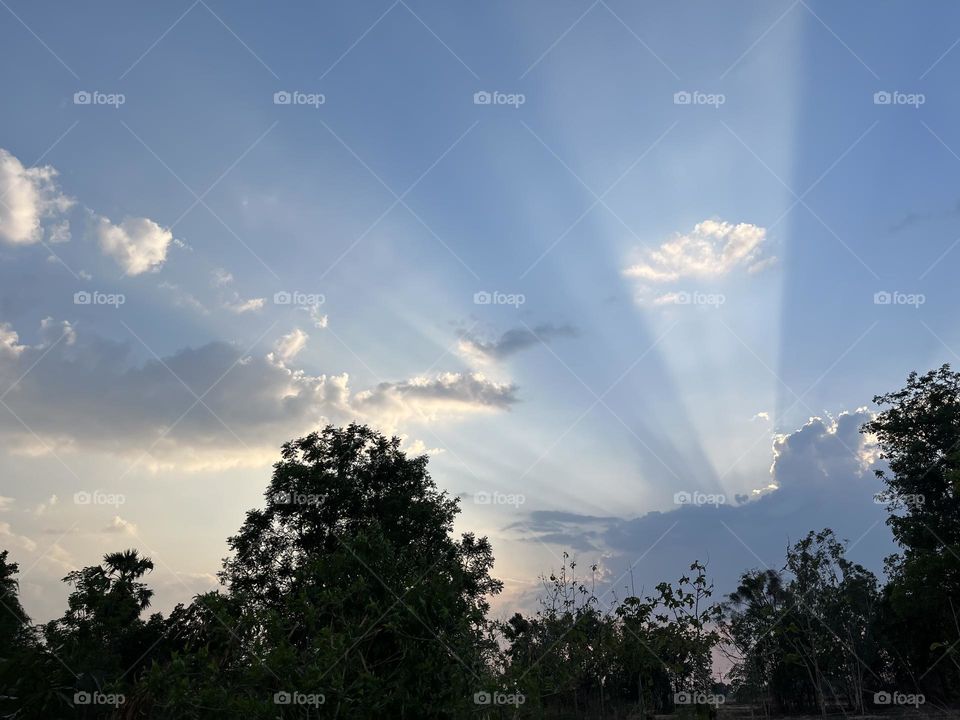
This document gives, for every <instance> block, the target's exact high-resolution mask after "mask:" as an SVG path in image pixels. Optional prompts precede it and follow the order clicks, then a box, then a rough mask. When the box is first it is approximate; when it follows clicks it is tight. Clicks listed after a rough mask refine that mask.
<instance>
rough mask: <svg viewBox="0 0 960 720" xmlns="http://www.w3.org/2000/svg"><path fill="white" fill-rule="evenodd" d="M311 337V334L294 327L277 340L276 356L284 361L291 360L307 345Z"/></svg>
mask: <svg viewBox="0 0 960 720" xmlns="http://www.w3.org/2000/svg"><path fill="white" fill-rule="evenodd" d="M309 339H310V336H309V335H307V334H306V333H305V332H304V331H303V330H301V329H300V328H294V330H293V331H292V332H290V333H288V334H287V335H284V336H283V337H282V338H280V339H279V340H277V342H276V344H275V345H274V351H275V356H276V358H277V359H278V360H280V361H281V362H283V363H288V362H290V361H291V360H293V358H295V357H296V356H297V355H298V354H299V353H300V351H301V350H303V349H304V348H305V347H306V346H307V340H309Z"/></svg>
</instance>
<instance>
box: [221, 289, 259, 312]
mask: <svg viewBox="0 0 960 720" xmlns="http://www.w3.org/2000/svg"><path fill="white" fill-rule="evenodd" d="M265 302H266V300H265V299H264V298H249V299H247V300H244V299H243V298H241V297H240V295H239V294H238V293H233V295H232V296H231V297H230V298H229V299H227V300H224V302H223V307H225V308H226V309H227V310H229V311H230V312H232V313H236V314H237V315H242V314H243V313H248V312H256V311H257V310H262V309H263V305H264V303H265Z"/></svg>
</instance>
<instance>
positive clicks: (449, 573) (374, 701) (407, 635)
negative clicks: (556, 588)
mask: <svg viewBox="0 0 960 720" xmlns="http://www.w3.org/2000/svg"><path fill="white" fill-rule="evenodd" d="M459 512H460V509H459V501H458V500H457V499H456V498H451V497H450V496H449V495H448V494H447V493H446V492H443V491H440V490H438V489H437V487H436V485H435V483H434V482H433V480H432V479H431V478H430V475H429V473H428V472H427V458H426V457H425V456H424V457H407V455H406V454H405V453H404V452H402V451H401V450H400V441H399V439H398V438H392V439H389V438H387V437H385V436H383V435H381V434H380V433H378V432H375V431H373V430H371V429H369V428H368V427H366V426H360V425H350V426H349V427H347V428H334V427H327V428H325V429H324V430H323V431H321V432H316V433H312V434H310V435H307V436H306V437H304V438H301V439H299V440H295V441H292V442H289V443H287V444H285V445H284V446H283V450H282V455H281V460H280V461H279V462H278V463H277V464H276V465H275V466H274V473H273V478H272V480H271V482H270V485H269V487H268V489H267V492H266V505H265V507H264V508H263V509H255V510H251V511H249V512H248V513H247V517H246V520H245V522H244V523H243V525H242V527H241V528H240V530H239V532H238V533H237V534H236V535H235V536H233V537H232V538H230V539H229V541H228V543H229V547H230V549H231V550H232V552H233V554H232V555H231V556H230V557H228V558H227V559H225V560H224V566H223V571H222V572H221V574H220V577H221V581H222V583H223V585H224V591H223V592H219V593H210V594H207V595H204V596H200V597H198V598H197V599H196V600H195V602H194V603H193V605H192V606H191V607H190V608H178V610H177V611H175V613H174V615H175V616H176V617H173V616H172V617H171V621H173V622H175V623H176V624H177V625H178V633H177V634H178V637H181V638H182V640H181V641H178V642H181V645H180V646H179V647H175V648H174V650H173V653H172V658H171V661H170V663H169V664H168V665H167V666H166V667H164V668H162V669H158V670H157V672H156V673H155V675H154V678H153V679H154V682H153V683H152V684H151V692H150V701H151V702H153V703H154V705H155V707H163V708H165V710H164V711H165V712H166V713H167V714H168V715H170V716H171V717H173V716H175V717H207V716H213V715H217V712H221V713H222V712H224V711H226V710H229V711H231V712H242V713H243V715H244V716H246V717H270V718H273V717H276V716H277V714H278V712H280V711H283V710H284V708H283V707H278V706H277V704H276V703H275V695H277V694H280V695H278V697H283V694H287V695H288V696H293V697H297V696H302V697H305V698H306V697H313V698H314V704H320V702H321V700H320V697H321V696H322V703H323V705H324V706H325V708H324V709H325V710H326V711H329V714H331V715H338V716H340V717H372V716H375V715H377V714H385V715H389V716H394V717H418V718H419V717H449V716H451V715H455V714H458V713H460V714H462V713H464V712H466V711H467V710H468V709H470V708H473V696H474V693H476V692H480V691H482V690H484V689H486V688H485V685H486V684H487V682H488V680H489V677H490V668H491V664H492V663H491V657H492V655H493V652H494V650H495V648H494V647H493V645H492V644H491V642H490V640H489V638H488V634H487V620H486V613H487V611H488V609H489V605H488V598H489V596H491V595H493V594H496V593H497V592H499V591H500V589H501V587H502V584H501V583H500V582H499V581H498V580H495V579H493V578H491V576H490V569H491V567H492V565H493V555H492V551H491V548H490V544H489V542H488V541H487V539H486V538H477V537H475V536H474V535H473V534H471V533H465V534H463V535H461V536H460V538H459V539H458V538H455V537H453V521H454V518H455V517H456V515H457V514H458V513H459ZM171 674H172V676H173V677H174V679H175V681H174V682H172V683H170V682H169V676H170V675H171ZM224 688H226V690H225V691H224ZM198 699H202V706H200V705H198V704H197V701H198ZM223 703H226V707H225V706H224V705H223ZM218 704H219V706H218V707H216V708H215V710H216V712H213V715H207V714H205V713H210V712H211V710H210V707H208V706H216V705H218ZM304 710H306V711H308V712H309V711H310V708H309V707H307V708H303V707H299V708H293V709H291V713H293V712H297V713H302V712H303V711H304ZM297 716H300V715H297Z"/></svg>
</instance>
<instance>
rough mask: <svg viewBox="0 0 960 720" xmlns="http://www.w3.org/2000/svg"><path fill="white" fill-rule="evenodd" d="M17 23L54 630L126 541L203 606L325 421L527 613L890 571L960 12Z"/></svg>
mask: <svg viewBox="0 0 960 720" xmlns="http://www.w3.org/2000/svg"><path fill="white" fill-rule="evenodd" d="M0 5H2V7H0V17H2V18H3V22H2V23H0V43H2V46H3V47H4V49H5V51H6V56H7V58H8V62H5V63H3V64H2V65H0V88H2V90H3V97H4V100H5V102H4V112H3V113H2V114H0V148H3V151H2V154H0V399H2V402H3V404H2V405H0V453H2V455H0V457H2V458H3V468H4V470H3V476H2V483H3V485H2V487H0V495H2V496H3V498H4V500H3V502H2V503H0V508H2V511H0V540H2V541H3V542H2V543H0V544H2V545H3V546H5V547H9V548H10V549H11V552H12V555H13V556H14V559H16V560H18V561H20V562H21V565H22V566H23V567H24V568H26V569H27V571H26V572H24V577H23V588H24V595H25V602H26V605H27V607H28V609H30V610H31V611H32V612H33V613H34V615H35V616H37V617H39V618H41V619H44V618H46V617H49V616H50V615H52V614H53V613H55V612H57V611H58V610H59V609H60V608H61V606H62V599H63V596H64V594H65V590H64V589H63V588H62V587H61V586H60V583H59V578H60V577H62V576H63V575H64V574H66V572H67V571H68V570H69V569H72V568H74V567H78V566H82V565H86V564H91V563H93V562H95V561H96V560H97V558H98V557H99V556H100V555H102V554H103V553H104V552H106V551H108V550H112V549H116V548H118V547H120V546H130V545H133V546H137V547H139V548H141V549H142V550H143V551H145V552H147V553H148V554H151V555H152V556H153V557H154V559H155V560H156V561H157V571H156V572H155V573H154V577H153V583H154V584H155V585H157V587H158V598H157V599H158V604H159V605H160V606H161V607H168V606H169V604H170V603H172V602H174V601H177V600H185V599H187V598H188V597H189V596H190V595H191V594H192V593H195V592H197V591H199V590H202V589H205V588H206V587H209V586H211V585H212V584H213V583H214V582H215V579H214V577H213V573H215V571H216V570H217V568H218V565H219V560H220V558H221V557H222V556H223V555H224V553H225V551H226V548H225V543H224V539H225V537H226V536H227V535H229V534H230V533H232V532H233V531H234V530H235V529H236V527H238V526H239V524H240V522H241V521H242V518H243V513H244V511H245V510H246V509H247V508H249V507H252V506H254V505H257V504H258V503H260V502H261V498H260V494H261V493H262V490H263V488H264V486H265V484H266V482H267V479H268V476H269V471H270V463H271V462H272V460H273V458H274V457H275V456H276V452H277V449H278V447H279V445H280V443H282V442H283V441H284V440H286V439H289V438H291V437H294V436H296V435H298V434H302V433H305V432H307V431H309V430H310V429H312V428H314V427H316V426H318V425H320V424H323V423H325V422H328V421H329V422H335V423H344V422H349V421H351V420H358V421H362V422H368V423H370V424H373V425H376V426H378V427H381V428H383V429H384V430H385V431H388V432H393V433H397V434H400V435H402V436H403V437H404V439H405V443H407V446H408V447H409V448H410V449H411V450H412V451H414V452H423V451H428V452H430V453H431V455H432V459H431V468H432V472H433V474H434V476H435V478H436V480H437V482H438V484H439V485H440V486H441V487H443V488H445V489H448V490H449V491H450V492H452V493H455V494H459V495H462V497H463V508H464V512H463V514H462V516H461V525H462V527H463V529H474V530H477V531H479V532H483V533H486V534H488V535H489V536H490V537H491V539H492V540H493V542H494V549H495V553H496V555H497V558H498V564H497V572H498V574H499V575H500V576H501V577H504V578H505V579H506V581H507V590H506V592H505V594H504V597H503V599H502V600H501V601H500V603H498V606H497V608H498V611H499V610H506V609H509V608H511V607H514V606H519V605H524V604H527V603H529V600H530V593H531V592H532V591H533V590H535V582H533V581H534V580H535V578H536V575H537V574H538V573H539V572H542V571H545V570H548V569H549V568H550V567H552V566H556V565H557V564H558V562H559V560H558V556H559V554H560V553H561V552H562V551H563V550H565V549H567V550H572V551H574V553H575V554H576V555H577V556H578V557H580V558H581V559H583V560H584V561H589V562H593V561H599V562H600V564H601V568H602V571H603V573H604V576H605V579H606V581H607V582H608V583H611V584H612V585H613V586H617V585H618V583H619V585H622V584H623V581H622V577H623V574H624V572H625V571H626V570H627V569H628V568H630V567H631V566H633V570H634V575H635V577H636V578H638V580H639V581H640V582H642V583H646V585H647V586H652V585H653V584H655V583H656V582H658V581H659V580H661V579H665V578H668V577H673V576H676V575H678V574H679V573H680V572H681V571H682V569H683V568H684V567H685V566H686V565H687V564H689V562H691V561H692V560H693V559H696V558H701V559H703V558H704V557H708V556H709V557H710V561H711V570H712V573H713V574H714V576H715V580H716V581H717V584H718V586H719V587H721V588H722V589H724V590H729V589H730V585H731V583H732V582H733V580H734V579H735V573H736V572H738V571H739V570H741V569H744V568H746V567H751V566H761V565H763V564H770V565H775V564H776V563H777V562H778V561H779V560H780V558H781V557H782V554H783V550H784V548H785V547H786V544H787V543H788V542H789V541H790V540H791V539H793V540H795V539H797V537H798V535H799V534H801V533H803V532H805V531H806V530H808V529H814V528H820V527H822V526H824V525H832V526H833V527H834V528H835V529H836V530H837V531H838V532H839V533H840V534H841V535H842V536H844V537H847V538H849V539H850V541H851V546H852V547H851V554H852V555H853V556H854V557H856V558H857V559H859V560H861V561H863V562H865V563H868V564H869V565H870V566H871V567H873V568H874V569H877V570H879V569H880V558H882V556H883V555H884V554H885V553H887V552H889V551H890V550H891V545H890V541H889V534H888V532H887V530H886V528H885V527H884V526H883V523H882V519H883V517H884V511H883V508H882V507H879V506H877V505H876V504H875V503H874V502H873V501H872V500H871V497H872V494H873V493H874V492H875V491H876V490H877V489H878V487H877V485H876V481H875V480H874V479H873V478H872V477H871V470H872V468H873V466H874V463H875V459H876V458H875V452H874V448H872V446H871V445H870V440H869V438H864V437H862V436H861V435H859V433H858V432H857V426H858V424H859V423H860V422H862V421H863V420H864V419H866V418H867V417H869V413H870V412H871V411H872V409H873V408H872V406H871V399H872V397H873V396H874V395H875V394H877V393H880V392H885V391H887V390H892V389H894V388H897V387H899V386H900V385H901V384H902V383H903V381H904V379H905V377H906V375H907V373H908V372H909V371H911V370H914V369H916V370H921V371H922V370H926V369H929V368H931V367H934V366H937V365H939V364H941V363H943V362H956V361H957V358H958V355H957V353H958V352H960V328H958V327H957V324H956V319H955V318H956V313H955V311H954V309H955V307H956V306H957V300H958V298H957V294H958V292H960V289H958V286H957V284H956V282H955V274H956V268H957V262H958V259H960V249H957V248H955V244H957V242H958V238H960V232H958V219H960V194H958V192H957V190H956V182H955V180H956V178H957V176H958V175H960V156H958V155H960V133H958V130H957V127H958V125H957V123H956V118H957V112H958V110H960V108H958V99H960V98H958V96H957V93H956V90H955V88H954V83H952V82H951V80H952V78H954V77H955V75H956V72H957V69H958V67H960V48H958V47H956V43H957V36H956V34H957V33H956V30H955V29H956V27H957V20H960V9H958V8H957V7H956V6H955V4H951V3H947V2H933V3H927V4H925V5H924V6H923V8H922V10H918V9H917V8H916V7H914V6H912V5H911V4H910V3H906V2H887V3H874V4H871V5H870V7H869V11H868V10H867V9H866V8H865V7H864V6H862V5H858V4H852V3H842V4H836V3H828V2H813V1H811V0H805V1H802V2H800V1H798V2H748V3H738V4H736V5H735V6H718V5H716V4H714V3H706V2H696V3H662V4H649V3H643V4H639V3H629V2H622V0H602V1H599V2H595V3H592V4H591V3H590V2H589V1H587V2H565V1H564V2H553V3H549V5H548V4H544V3H526V2H525V3H510V2H493V3H482V4H473V5H471V4H464V3H429V2H417V1H416V0H403V1H401V2H395V3H391V2H389V1H388V2H383V3H379V2H377V3H373V2H371V3H363V4H359V3H332V4H310V5H309V6H308V5H307V4H302V5H299V4H294V5H288V4H285V5H284V6H283V7H282V8H277V7H274V6H267V5H265V4H262V3H253V2H243V3H224V2H216V1H215V0H203V1H200V2H195V3H191V2H189V1H188V2H182V3H166V4H154V5H148V6H138V7H136V8H133V7H131V6H129V4H126V3H117V2H103V3H98V4H97V6H96V8H91V7H88V6H84V7H81V6H76V5H74V6H67V7H65V6H61V5H54V4H52V3H35V2H34V3H28V2H22V1H20V0H5V1H4V2H3V3H0ZM84 93H86V94H84ZM278 93H281V95H280V96H277V94H278ZM282 93H288V94H289V95H287V96H284V95H282ZM477 93H481V95H479V96H478V95H477ZM482 93H488V94H490V95H488V96H484V95H482ZM284 97H290V98H291V102H290V103H286V104H285V103H283V102H282V100H283V99H284ZM486 97H490V98H491V102H489V103H485V102H482V101H483V100H484V99H485V98H486ZM278 98H279V100H280V101H281V102H278ZM87 99H89V100H90V102H85V100H87ZM687 100H689V102H686V101H687ZM478 101H479V102H478ZM77 293H87V295H80V296H79V299H78V296H77V295H76V294H77ZM278 293H279V295H278ZM284 293H286V294H287V295H285V294H284ZM485 293H486V294H485ZM878 294H879V295H878ZM288 296H289V299H290V302H289V303H285V302H284V300H285V299H286V298H287V297H288ZM121 297H122V303H121V302H120V298H121ZM487 298H490V299H491V302H489V303H484V302H482V301H483V300H484V299H487ZM85 299H89V301H90V302H88V303H85V302H84V300H85ZM478 299H479V300H480V301H481V302H478ZM886 300H889V302H885V301H886ZM501 301H502V302H501ZM754 491H760V492H754ZM684 492H685V493H691V494H694V495H693V497H694V499H695V502H703V501H704V497H705V496H714V497H713V500H714V501H716V497H715V496H723V502H722V503H721V504H719V505H718V504H717V502H714V503H713V504H706V505H701V506H696V507H690V506H678V505H677V504H676V502H675V500H676V498H675V496H676V494H677V493H684ZM78 493H79V495H78ZM696 493H700V495H696ZM478 494H479V495H478ZM738 496H739V497H738ZM488 499H489V500H491V502H485V500H488ZM88 501H89V502H88Z"/></svg>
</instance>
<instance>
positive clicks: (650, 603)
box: [0, 366, 960, 720]
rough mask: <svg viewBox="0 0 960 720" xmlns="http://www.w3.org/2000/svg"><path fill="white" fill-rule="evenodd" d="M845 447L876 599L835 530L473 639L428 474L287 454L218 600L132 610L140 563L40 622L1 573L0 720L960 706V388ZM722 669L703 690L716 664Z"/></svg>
mask: <svg viewBox="0 0 960 720" xmlns="http://www.w3.org/2000/svg"><path fill="white" fill-rule="evenodd" d="M875 401H876V402H877V403H878V404H879V405H880V406H881V408H882V410H881V412H880V413H879V414H878V415H877V416H876V417H875V419H874V420H872V421H871V422H869V423H867V424H866V425H865V426H864V428H863V431H864V432H866V433H870V434H871V435H872V436H875V438H876V440H877V442H878V443H879V445H880V448H881V450H882V453H883V459H884V460H885V464H886V466H887V467H888V468H889V470H888V471H886V472H880V473H878V475H879V477H880V478H881V480H882V481H883V483H884V488H885V490H884V492H883V493H882V496H883V498H884V499H885V500H886V502H887V503H888V507H889V508H890V510H891V513H890V517H889V520H888V524H889V526H890V528H891V530H892V532H893V536H894V539H895V540H896V542H897V543H898V545H899V547H900V552H899V553H898V554H896V555H894V556H891V557H890V558H888V559H887V563H886V572H885V576H886V577H885V578H884V582H883V583H881V582H880V581H879V580H878V579H877V578H876V577H875V576H874V575H873V574H872V573H871V572H869V571H868V570H866V569H865V568H863V567H861V566H860V565H858V564H856V563H854V562H852V561H850V560H849V559H848V558H846V557H845V554H844V546H843V544H842V543H841V541H840V540H839V539H838V538H836V537H835V536H834V534H833V532H832V531H830V530H822V531H819V532H811V533H810V534H809V535H808V536H807V537H805V538H804V539H802V540H801V541H800V542H798V543H796V544H795V545H794V546H792V547H790V548H788V550H787V555H786V559H785V562H784V565H783V567H782V568H780V569H776V570H772V569H754V570H749V571H747V572H745V573H743V575H742V576H741V578H740V581H739V583H738V588H737V590H736V591H735V592H734V593H732V594H731V595H729V596H728V597H727V598H725V599H721V598H714V596H713V587H712V585H711V584H710V582H709V580H708V578H707V570H708V569H707V568H706V567H705V566H704V565H702V564H701V563H699V562H694V563H693V564H692V565H691V566H690V568H689V572H686V573H685V574H684V575H683V576H682V577H680V578H679V580H678V581H676V582H674V583H661V584H660V585H658V586H656V588H655V589H654V591H653V592H652V593H650V594H648V595H645V596H643V597H638V596H635V594H634V593H632V592H630V593H626V594H627V595H628V596H627V597H623V598H619V597H612V598H611V599H609V600H605V598H607V597H609V592H610V591H609V590H608V592H606V593H603V594H601V595H598V589H597V587H596V579H595V574H596V568H595V567H594V568H591V569H589V571H587V572H584V571H583V570H581V569H580V568H578V567H577V564H576V563H575V562H573V561H571V560H570V559H569V558H568V557H567V556H564V565H563V567H561V568H559V569H558V570H557V571H556V572H555V573H554V574H553V575H550V576H549V577H547V578H544V592H543V595H542V597H541V600H540V608H539V610H538V611H536V612H534V613H531V614H528V615H523V614H520V613H518V614H516V615H514V616H513V617H512V618H510V619H509V620H508V621H506V622H498V621H493V620H491V619H490V618H489V617H488V615H489V609H490V608H489V604H488V603H489V598H490V597H492V596H494V595H496V594H497V593H498V592H500V590H501V589H502V583H500V581H498V580H496V579H494V578H493V577H492V576H491V570H492V567H493V552H492V549H491V547H490V544H489V542H488V541H487V539H486V538H479V537H476V536H474V535H473V534H471V533H465V534H462V535H460V536H459V537H456V536H455V535H454V533H453V522H454V519H455V517H456V515H457V513H458V512H459V507H458V501H457V500H456V499H455V498H452V497H450V496H449V495H448V494H447V493H445V492H442V491H440V490H438V488H437V487H436V485H435V483H434V482H433V480H432V479H431V478H430V476H429V474H428V472H427V459H426V458H425V457H408V456H406V455H405V454H404V453H403V452H402V451H401V450H400V447H399V440H397V439H396V438H392V439H390V438H386V437H384V436H382V435H380V434H379V433H377V432H375V431H372V430H370V429H369V428H367V427H364V426H357V425H351V426H349V427H346V428H333V427H327V428H326V429H324V430H323V431H321V432H318V433H313V434H311V435H308V436H307V437H304V438H301V439H299V440H296V441H293V442H290V443H287V444H286V445H284V447H283V450H282V455H281V459H280V461H279V462H278V463H277V464H276V465H275V466H274V473H273V477H272V480H271V482H270V486H269V487H268V489H267V492H266V502H265V505H264V507H263V508H262V509H256V510H251V511H249V512H248V513H247V517H246V519H245V521H244V523H243V525H242V526H241V528H240V530H239V531H238V533H237V534H236V535H234V536H233V537H231V538H229V540H228V544H229V549H230V555H229V557H228V558H227V559H225V560H224V562H223V568H222V570H221V572H220V580H221V581H222V588H221V589H219V590H217V591H213V592H208V593H203V594H201V595H198V596H197V597H195V598H194V599H193V601H192V602H191V603H190V604H189V605H178V606H177V607H176V608H174V609H173V611H171V612H170V614H169V615H168V616H166V617H163V616H162V615H160V614H159V613H154V614H148V609H149V606H150V601H151V597H152V591H151V590H150V588H149V587H148V585H147V583H146V582H145V578H146V576H147V574H148V573H149V572H150V571H151V570H152V569H153V563H152V562H151V560H150V559H148V558H145V557H142V556H141V555H139V553H138V552H136V551H135V550H127V551H123V552H118V553H113V554H109V555H107V556H106V557H105V558H104V559H103V562H102V563H101V564H99V565H94V566H91V567H86V568H83V569H81V570H77V571H74V572H72V573H70V574H69V575H68V576H67V577H66V578H65V581H66V582H67V583H69V584H70V586H71V592H70V596H69V599H68V606H67V609H66V611H65V612H64V614H63V616H62V617H60V618H58V619H56V620H54V621H52V622H49V623H46V624H44V625H34V624H32V623H31V621H30V619H29V618H28V616H27V614H26V613H25V611H24V609H23V607H22V605H21V603H20V600H19V593H18V585H17V580H16V578H17V572H18V567H17V564H16V563H15V562H12V561H11V560H10V558H9V557H8V553H7V552H2V553H0V602H2V607H0V716H2V717H8V718H24V719H33V718H43V719H44V720H46V719H48V718H95V717H112V718H171V719H180V718H183V719H188V718H233V717H237V718H278V717H284V718H286V717H289V718H316V717H339V718H370V717H378V716H384V717H399V718H405V717H410V718H459V717H531V718H541V717H542V718H546V717H567V718H574V717H577V718H618V717H619V718H626V717H633V718H644V719H645V718H652V717H653V716H654V715H656V714H661V713H669V712H674V713H676V714H677V715H681V716H686V717H704V718H706V717H712V716H714V715H715V714H716V712H717V708H718V707H719V706H720V705H722V704H732V703H738V704H749V705H750V706H751V708H752V711H753V712H754V713H755V714H757V715H778V714H788V713H799V712H815V713H818V714H824V715H826V714H829V713H844V714H846V713H861V712H865V711H877V710H884V709H893V708H894V706H920V705H921V704H923V705H924V706H925V707H927V708H933V707H939V708H946V707H950V706H952V705H953V704H954V703H956V702H957V700H958V699H960V375H958V374H956V373H953V372H952V371H951V370H950V369H949V367H947V366H944V367H942V368H940V369H939V370H936V371H933V372H930V373H928V374H926V375H922V376H919V375H917V374H912V375H911V376H910V377H909V380H908V383H907V385H906V387H905V388H904V389H902V390H900V391H898V392H895V393H890V394H887V395H883V396H879V397H877V398H875ZM719 669H724V670H728V671H727V672H725V673H724V681H723V682H720V681H719V680H718V679H717V678H718V670H719Z"/></svg>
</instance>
